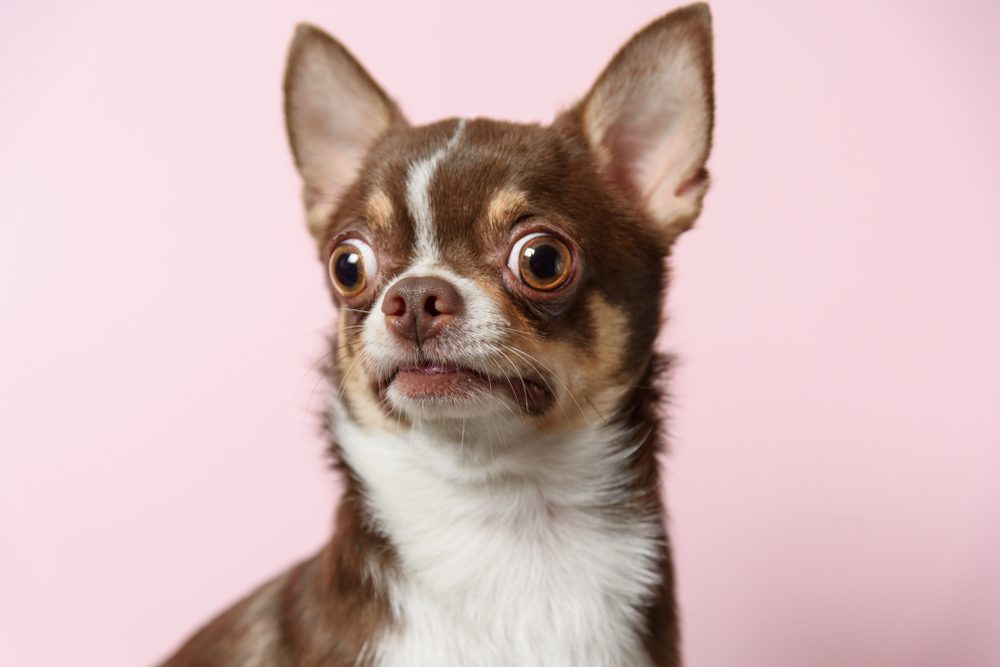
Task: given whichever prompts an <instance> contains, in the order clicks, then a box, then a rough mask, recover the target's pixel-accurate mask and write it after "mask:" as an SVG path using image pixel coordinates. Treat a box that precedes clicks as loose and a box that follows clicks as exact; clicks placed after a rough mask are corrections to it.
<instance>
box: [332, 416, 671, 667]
mask: <svg viewBox="0 0 1000 667" xmlns="http://www.w3.org/2000/svg"><path fill="white" fill-rule="evenodd" d="M334 417H335V420H334V423H335V424H336V426H335V434H334V435H335V437H336V438H337V441H338V442H339V443H340V444H341V446H342V447H343V452H344V456H345V458H346V460H347V462H348V464H349V465H350V466H351V467H352V468H353V469H354V470H355V471H356V472H357V474H358V475H359V476H360V477H361V479H362V480H363V481H364V484H365V487H366V490H367V504H368V508H369V510H370V511H371V512H372V513H373V515H374V518H375V520H376V521H377V523H378V524H379V525H380V526H381V527H382V529H383V530H384V531H385V533H386V534H387V535H388V537H389V540H390V541H391V542H392V544H393V545H394V546H395V548H396V551H397V554H398V556H399V559H400V576H399V579H398V580H396V581H394V582H392V583H391V584H390V588H389V590H390V599H391V602H392V605H393V610H394V613H395V615H396V617H397V620H398V622H399V625H398V628H397V629H396V630H394V631H387V633H386V634H385V635H384V636H383V637H381V638H380V639H378V640H376V645H375V647H374V648H375V653H376V655H377V657H378V660H377V664H379V665H384V666H407V667H408V666H413V667H416V666H420V665H440V666H450V665H455V666H458V665H463V666H464V665H518V666H522V665H525V666H527V665H547V666H553V665H554V666H556V667H560V666H566V667H570V666H573V667H580V666H584V667H585V666H595V667H596V666H598V665H600V666H607V665H623V666H624V665H628V666H634V665H649V664H651V663H650V659H649V657H648V656H647V655H646V653H645V650H644V648H643V644H642V640H641V637H640V624H641V622H642V615H641V612H640V607H641V606H642V604H643V603H646V602H648V601H649V596H650V595H651V592H652V590H653V589H654V588H655V586H656V585H657V584H658V583H659V581H660V578H659V572H658V569H657V567H656V559H657V555H658V553H659V548H660V546H661V545H660V540H661V539H662V538H661V536H662V527H661V525H660V519H659V517H657V516H640V515H636V516H625V517H623V516H622V515H621V514H620V513H619V514H617V515H613V514H609V513H608V512H606V510H607V508H609V507H610V506H613V505H615V504H616V503H618V502H620V501H622V500H623V497H622V495H621V494H622V491H621V489H623V488H625V489H627V488H631V487H630V485H629V484H628V483H627V479H626V477H625V475H626V472H625V470H626V468H625V463H626V459H627V457H628V455H629V453H628V452H627V451H624V450H625V449H626V448H625V447H623V446H622V441H623V437H624V435H625V434H622V433H620V432H617V431H615V430H612V429H608V428H599V429H593V430H585V431H581V432H578V433H575V434H574V435H572V436H551V435H549V436H547V435H543V434H540V433H538V432H537V431H535V430H534V429H533V427H532V426H530V425H528V424H525V423H523V422H519V421H516V420H511V419H507V420H503V422H502V423H497V424H496V427H497V429H496V431H491V430H490V429H489V428H488V422H487V423H486V424H475V425H474V426H472V427H470V430H469V432H468V433H463V436H462V441H457V440H455V439H452V438H450V437H449V436H447V435H445V434H443V433H442V432H439V431H436V430H435V429H434V427H433V425H432V424H426V423H425V424H417V425H415V427H414V429H413V431H412V432H410V433H408V434H405V435H392V434H388V433H382V432H371V431H366V430H363V429H362V428H360V427H358V426H356V425H354V424H353V423H351V422H350V421H349V418H348V416H347V415H346V414H345V413H344V412H343V411H342V410H339V409H337V408H335V409H334ZM473 434H475V435H473Z"/></svg>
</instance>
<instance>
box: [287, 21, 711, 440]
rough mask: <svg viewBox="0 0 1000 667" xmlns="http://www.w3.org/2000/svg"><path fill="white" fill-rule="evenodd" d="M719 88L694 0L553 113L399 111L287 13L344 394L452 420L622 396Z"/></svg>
mask: <svg viewBox="0 0 1000 667" xmlns="http://www.w3.org/2000/svg"><path fill="white" fill-rule="evenodd" d="M712 91H713V84H712V56H711V25H710V15H709V11H708V8H707V6H705V5H692V6H690V7H686V8H683V9H680V10H677V11H675V12H672V13H670V14H668V15H667V16H665V17H663V18H661V19H659V20H658V21H655V22H654V23H652V24H651V25H649V26H648V27H646V28H645V29H644V30H642V31H641V32H639V33H638V34H637V35H636V36H635V37H633V38H632V39H631V40H630V41H629V42H628V43H627V44H626V45H625V46H624V47H623V48H622V49H621V51H620V52H619V53H618V54H617V55H616V56H615V57H614V59H613V60H612V61H611V63H610V64H609V65H608V67H607V68H606V69H605V70H604V72H603V73H602V74H601V75H600V76H599V77H598V79H597V81H596V83H595V84H594V86H593V88H592V89H591V90H590V92H589V93H588V94H587V95H586V96H585V97H584V98H583V99H582V100H581V101H580V102H579V103H578V104H576V105H575V106H573V107H572V108H571V109H569V110H567V111H565V112H564V113H562V114H561V115H560V116H559V117H558V118H557V119H556V120H555V121H554V122H553V123H552V124H551V125H548V126H541V125H523V124H513V123H506V122H499V121H494V120H486V119H469V120H466V119H452V120H445V121H441V122H438V123H434V124H431V125H426V126H421V127H413V126H411V125H410V124H409V123H408V122H407V121H406V119H405V118H404V116H403V114H402V113H401V111H400V110H399V108H398V107H397V105H396V104H395V102H394V101H393V100H392V99H391V98H390V97H389V96H388V95H387V94H386V93H385V92H384V91H383V90H382V89H381V88H380V87H379V86H378V85H377V84H376V83H375V81H374V80H373V79H372V78H371V76H369V74H368V73H367V72H366V71H365V70H364V68H363V67H362V66H361V65H360V64H359V63H358V62H357V60H355V59H354V57H352V56H351V54H350V53H349V52H348V51H347V50H346V49H345V48H344V47H343V46H342V45H340V44H339V43H338V42H337V41H335V40H334V39H333V38H331V37H329V36H328V35H326V34H325V33H323V32H322V31H320V30H319V29H317V28H314V27H311V26H302V27H300V28H299V29H298V32H297V33H296V36H295V38H294V41H293V43H292V46H291V52H290V55H289V61H288V68H287V72H286V78H285V94H286V118H287V124H288V133H289V137H290V141H291V146H292V151H293V153H294V156H295V162H296V165H297V167H298V169H299V172H300V174H301V175H302V178H303V181H304V200H305V207H306V217H307V221H308V226H309V229H310V231H311V233H312V234H313V236H314V237H315V239H316V241H317V242H318V246H319V249H320V257H321V260H322V262H323V264H324V265H325V266H326V267H327V268H328V271H327V273H328V281H329V285H330V288H331V292H332V296H333V299H334V301H335V302H336V304H337V305H338V306H339V309H340V317H339V320H338V329H337V333H336V336H335V341H334V356H335V360H334V364H333V365H334V371H335V376H336V383H337V386H338V389H337V392H338V396H337V398H338V400H339V401H340V403H341V405H342V407H343V409H344V410H345V411H346V412H347V413H348V414H349V415H350V416H351V418H352V419H353V420H354V421H355V422H357V423H358V424H360V425H362V426H363V427H366V428H378V429H390V430H397V431H398V430H406V429H410V428H421V429H438V430H440V431H442V432H453V433H457V432H458V431H459V430H461V431H462V432H463V434H464V431H465V429H466V428H484V429H488V428H498V427H497V424H500V425H501V426H500V428H503V429H506V430H507V431H509V432H517V431H519V430H520V431H525V430H542V431H559V430H563V429H572V428H576V427H578V426H579V425H580V424H583V423H592V422H593V420H595V419H604V418H607V416H608V415H610V414H613V413H614V412H615V411H616V410H617V409H619V408H620V407H621V402H622V400H623V397H624V396H625V395H626V394H627V392H628V391H629V389H630V388H632V387H634V386H635V384H636V383H637V382H639V381H640V380H641V379H642V378H643V377H644V375H645V374H646V372H647V370H648V366H649V363H650V359H651V356H652V350H653V344H654V341H655V338H656V335H657V332H658V328H659V322H660V308H661V296H662V292H663V289H664V287H665V282H666V274H665V262H664V260H665V257H666V255H667V254H668V252H669V248H670V246H671V243H672V242H673V241H674V239H675V238H676V237H677V235H678V234H679V233H680V232H682V231H684V230H685V229H687V228H688V227H690V226H691V224H692V223H693V221H694V220H695V218H696V217H697V215H698V213H699V211H700V209H701V202H702V198H703V196H704V194H705V191H706V189H707V186H708V180H707V173H706V171H705V161H706V158H707V156H708V151H709V146H710V142H711V132H712V123H713V92H712Z"/></svg>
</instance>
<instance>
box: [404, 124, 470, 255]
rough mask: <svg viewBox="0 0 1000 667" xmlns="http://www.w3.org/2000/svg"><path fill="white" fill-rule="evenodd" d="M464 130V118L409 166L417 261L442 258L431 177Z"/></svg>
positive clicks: (409, 198) (408, 192)
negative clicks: (447, 136) (438, 144)
mask: <svg viewBox="0 0 1000 667" xmlns="http://www.w3.org/2000/svg"><path fill="white" fill-rule="evenodd" d="M464 129H465V119H464V118H462V119H461V120H459V121H458V126H457V127H456V128H455V131H454V133H452V135H451V138H450V139H448V142H447V143H445V145H444V146H442V147H441V148H439V149H437V150H436V151H434V152H433V153H432V154H431V155H430V156H429V157H426V158H424V159H423V160H418V161H417V162H414V163H413V164H412V165H410V170H409V172H408V173H407V174H406V204H407V206H409V208H410V215H412V216H413V222H414V224H415V225H416V235H417V261H418V262H419V261H421V260H425V261H428V262H436V261H438V259H439V258H438V247H437V241H436V240H435V237H434V215H433V213H432V212H431V195H430V186H431V180H432V179H433V178H434V174H435V172H436V171H437V168H438V164H440V162H441V160H443V159H444V158H445V156H446V155H448V152H449V151H451V149H452V148H454V147H455V145H456V144H458V141H459V139H461V137H462V130H464Z"/></svg>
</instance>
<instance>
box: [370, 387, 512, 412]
mask: <svg viewBox="0 0 1000 667" xmlns="http://www.w3.org/2000/svg"><path fill="white" fill-rule="evenodd" d="M385 399H386V401H387V403H388V405H390V406H391V407H392V409H393V410H395V411H397V412H399V413H400V414H402V415H405V416H406V417H408V418H410V419H411V420H414V421H429V422H478V421H479V420H486V421H494V422H495V421H497V420H498V419H499V420H504V419H518V418H519V417H520V415H521V414H522V413H523V411H524V406H523V405H522V406H517V405H515V403H514V399H513V397H511V396H509V395H507V394H503V393H497V392H491V391H488V390H486V391H483V390H472V391H467V392H463V393H450V394H449V393H444V394H424V395H414V394H412V393H410V392H407V391H404V390H402V389H400V388H398V387H396V386H395V383H393V385H390V386H389V388H388V389H387V390H386V391H385Z"/></svg>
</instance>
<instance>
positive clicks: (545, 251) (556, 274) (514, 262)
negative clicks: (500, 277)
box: [507, 232, 573, 292]
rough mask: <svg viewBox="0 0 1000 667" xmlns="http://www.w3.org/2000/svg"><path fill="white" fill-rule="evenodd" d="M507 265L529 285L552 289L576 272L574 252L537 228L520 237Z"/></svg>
mask: <svg viewBox="0 0 1000 667" xmlns="http://www.w3.org/2000/svg"><path fill="white" fill-rule="evenodd" d="M507 266H508V267H509V268H510V270H511V271H512V272H513V273H514V275H516V276H517V277H518V278H520V279H521V282H523V283H524V284H525V285H527V286H528V287H530V288H532V289H535V290H539V291H542V292H551V291H552V290H556V289H559V288H560V287H562V286H563V285H565V284H566V282H567V281H568V280H569V279H570V277H571V276H572V275H573V253H572V252H571V251H570V249H569V247H568V246H567V245H566V244H565V243H563V242H562V241H561V240H559V238H557V237H555V236H553V235H552V234H546V233H545V232H535V233H532V234H525V235H524V236H522V237H521V238H520V239H518V240H517V242H516V243H515V244H514V246H513V247H512V248H511V250H510V257H509V258H508V259H507Z"/></svg>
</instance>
